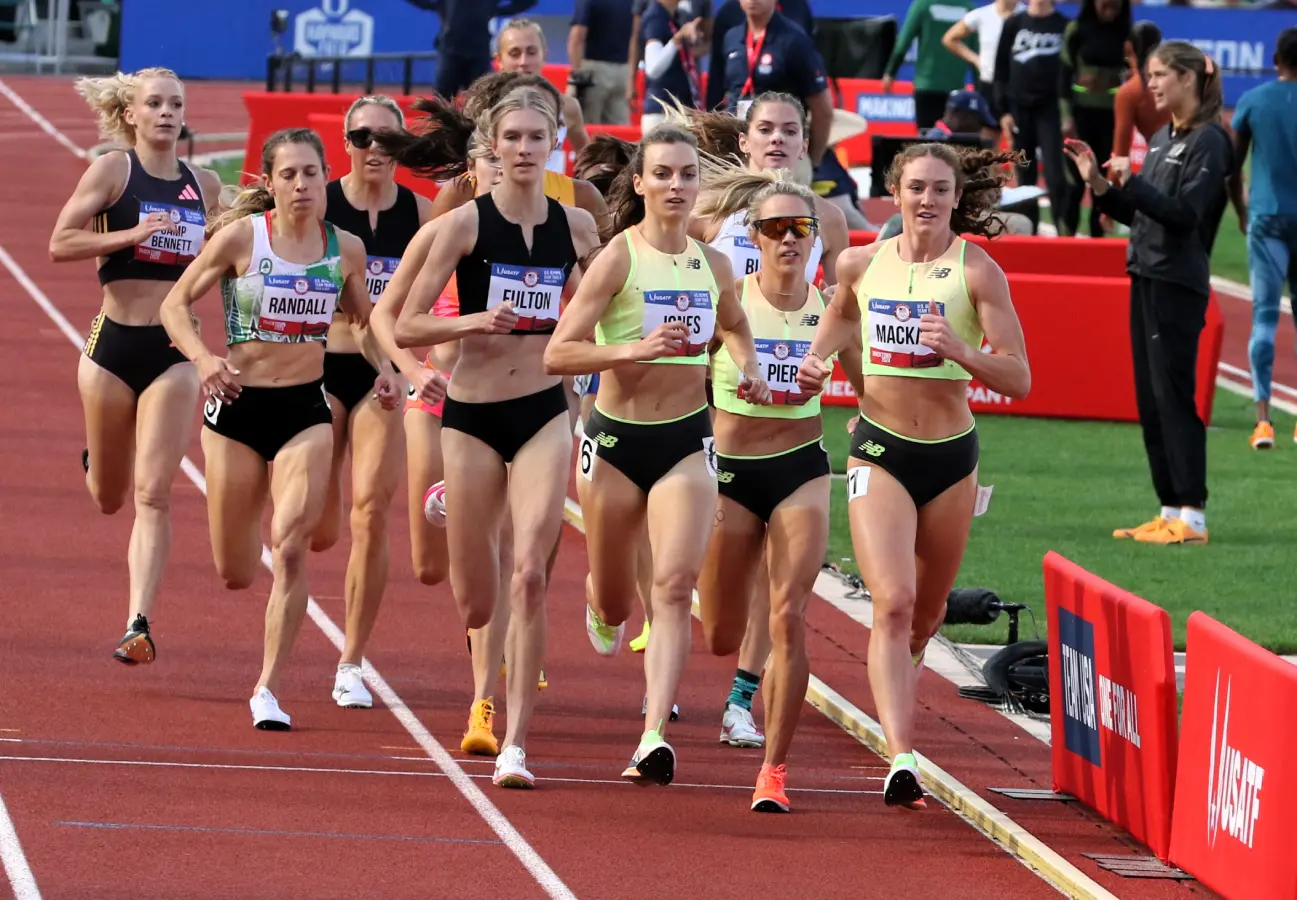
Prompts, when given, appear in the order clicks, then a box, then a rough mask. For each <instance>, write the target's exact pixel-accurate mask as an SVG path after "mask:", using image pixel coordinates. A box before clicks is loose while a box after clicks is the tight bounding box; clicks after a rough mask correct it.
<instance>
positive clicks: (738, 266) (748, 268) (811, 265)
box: [709, 209, 824, 284]
mask: <svg viewBox="0 0 1297 900" xmlns="http://www.w3.org/2000/svg"><path fill="white" fill-rule="evenodd" d="M709 243H710V244H711V245H712V246H713V247H715V248H716V249H717V250H719V251H721V252H722V253H724V254H725V255H726V256H728V257H729V258H730V265H731V266H733V267H734V275H735V277H736V278H742V277H743V276H744V275H752V274H754V273H755V272H756V271H757V270H758V269H760V268H761V251H760V250H759V249H757V246H756V244H754V243H753V242H752V238H750V237H749V236H748V226H747V210H743V209H740V210H738V211H737V212H733V213H731V214H730V215H729V216H727V217H726V218H725V221H723V222H721V227H720V230H719V231H717V232H716V236H715V237H714V238H712V239H711V241H710V242H709ZM823 255H824V239H823V238H821V237H820V236H819V235H816V236H815V243H813V244H812V245H811V255H810V258H809V259H808V260H807V261H806V280H807V281H809V282H811V283H812V284H814V283H815V281H816V277H815V276H816V274H817V273H818V272H819V268H820V258H821V257H822V256H823Z"/></svg>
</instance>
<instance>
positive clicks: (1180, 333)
mask: <svg viewBox="0 0 1297 900" xmlns="http://www.w3.org/2000/svg"><path fill="white" fill-rule="evenodd" d="M1206 321H1207V295H1205V294H1196V293H1194V292H1193V291H1191V290H1189V289H1188V288H1185V287H1181V286H1180V285H1177V284H1171V283H1170V282H1167V281H1158V280H1156V279H1152V278H1142V277H1140V276H1139V275H1132V276H1131V277H1130V342H1131V351H1132V354H1133V358H1134V363H1135V402H1136V405H1137V406H1138V408H1139V424H1140V426H1141V428H1143V431H1144V450H1145V451H1146V452H1147V453H1148V468H1149V471H1150V472H1151V473H1152V476H1153V489H1154V490H1156V491H1157V499H1158V502H1159V503H1161V504H1162V505H1163V506H1173V507H1176V508H1177V509H1178V508H1180V507H1183V506H1191V507H1196V508H1198V509H1204V508H1206V506H1207V427H1206V426H1205V425H1204V424H1203V421H1202V419H1201V418H1199V416H1198V402H1197V383H1196V381H1197V378H1196V376H1197V371H1198V337H1199V335H1201V334H1202V329H1203V327H1204V326H1205V325H1206Z"/></svg>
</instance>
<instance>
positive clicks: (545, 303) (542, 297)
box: [455, 194, 577, 334]
mask: <svg viewBox="0 0 1297 900" xmlns="http://www.w3.org/2000/svg"><path fill="white" fill-rule="evenodd" d="M473 202H474V203H476V204H477V243H476V244H474V245H473V252H472V253H470V254H469V255H468V256H465V257H464V258H463V259H461V260H460V261H459V265H458V266H456V267H455V278H456V281H457V284H458V285H459V314H460V315H461V316H466V315H471V314H473V313H480V312H485V311H486V310H488V309H493V308H494V307H496V306H499V305H500V304H501V303H510V304H512V305H513V308H514V311H515V312H516V313H517V314H518V321H517V323H516V324H515V325H514V327H513V331H512V332H511V333H512V334H551V333H553V331H554V328H555V326H556V325H557V324H558V313H559V302H560V300H561V299H562V297H563V286H564V285H566V284H567V278H568V275H569V274H571V272H572V268H573V267H574V266H575V265H576V261H577V260H576V247H575V245H573V243H572V230H571V229H570V228H569V227H568V224H567V213H566V212H564V211H563V207H562V205H561V204H559V202H558V201H557V200H554V199H552V198H550V197H546V198H545V202H546V204H548V206H549V215H548V217H547V218H546V219H545V221H544V223H542V224H540V225H537V226H536V227H535V229H534V230H533V232H532V238H531V252H528V251H527V244H526V242H525V241H524V240H523V238H522V228H521V227H520V226H518V225H515V224H513V223H512V222H510V221H508V220H507V219H505V217H504V216H502V215H500V211H499V210H498V209H497V208H496V206H495V201H494V200H492V199H491V195H490V194H483V195H482V196H481V197H478V198H477V199H476V200H474V201H473Z"/></svg>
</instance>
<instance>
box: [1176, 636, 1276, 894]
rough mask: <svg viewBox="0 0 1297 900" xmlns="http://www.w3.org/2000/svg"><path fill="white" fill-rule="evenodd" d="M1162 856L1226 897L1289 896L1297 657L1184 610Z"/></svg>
mask: <svg viewBox="0 0 1297 900" xmlns="http://www.w3.org/2000/svg"><path fill="white" fill-rule="evenodd" d="M1186 649H1187V654H1186V655H1187V664H1186V666H1185V679H1184V718H1183V720H1182V722H1181V728H1180V757H1179V762H1178V765H1179V768H1178V770H1177V772H1176V785H1175V814H1174V820H1173V823H1172V828H1171V862H1172V863H1174V864H1175V865H1177V866H1179V867H1180V868H1181V869H1184V870H1185V871H1186V872H1188V873H1189V874H1191V875H1193V876H1194V877H1195V878H1197V879H1198V880H1199V881H1201V882H1202V883H1203V884H1205V885H1206V886H1207V887H1209V888H1211V889H1212V890H1214V891H1216V892H1217V893H1218V894H1220V895H1221V896H1223V897H1227V898H1229V900H1280V898H1284V900H1289V898H1293V897H1297V765H1294V764H1293V748H1294V747H1297V666H1294V665H1293V664H1292V663H1289V662H1286V661H1285V660H1283V659H1280V658H1279V657H1278V656H1275V655H1274V654H1273V653H1271V652H1270V651H1268V650H1265V649H1263V648H1261V647H1258V646H1257V645H1256V644H1254V643H1252V642H1251V641H1249V640H1247V639H1246V638H1244V637H1243V636H1242V635H1240V634H1238V633H1237V632H1235V631H1232V630H1230V629H1229V628H1226V627H1225V626H1224V625H1222V624H1221V623H1220V622H1217V621H1216V620H1215V619H1213V618H1211V617H1210V616H1208V615H1206V614H1205V613H1203V612H1195V613H1193V614H1191V615H1190V616H1189V626H1188V644H1187V648H1186Z"/></svg>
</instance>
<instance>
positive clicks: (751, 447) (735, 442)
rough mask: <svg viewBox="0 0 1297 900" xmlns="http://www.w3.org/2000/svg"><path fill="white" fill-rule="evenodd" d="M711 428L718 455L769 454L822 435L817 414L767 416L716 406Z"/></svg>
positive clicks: (786, 449)
mask: <svg viewBox="0 0 1297 900" xmlns="http://www.w3.org/2000/svg"><path fill="white" fill-rule="evenodd" d="M712 431H713V433H714V434H715V436H716V452H717V453H720V454H721V455H722V456H772V455H774V454H776V453H784V452H786V451H788V450H792V449H794V448H797V447H800V446H802V445H803V444H809V443H810V442H811V441H814V440H817V439H818V438H820V437H822V436H823V434H824V423H823V422H822V421H821V420H820V417H819V416H808V417H807V418H805V419H771V418H765V417H758V416H744V415H740V414H738V413H732V412H728V411H726V410H723V409H718V410H716V417H715V419H714V420H713V421H712Z"/></svg>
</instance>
